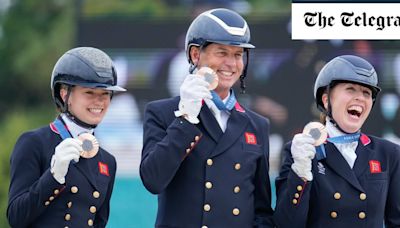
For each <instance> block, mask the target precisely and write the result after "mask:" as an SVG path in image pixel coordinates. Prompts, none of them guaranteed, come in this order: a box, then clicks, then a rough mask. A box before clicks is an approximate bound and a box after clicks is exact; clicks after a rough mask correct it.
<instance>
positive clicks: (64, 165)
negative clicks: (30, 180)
mask: <svg viewBox="0 0 400 228" xmlns="http://www.w3.org/2000/svg"><path fill="white" fill-rule="evenodd" d="M81 151H82V142H81V141H80V140H78V139H74V138H67V139H65V140H63V141H62V142H61V143H60V144H58V146H57V147H56V149H55V152H54V155H53V157H52V158H51V163H50V164H51V168H50V172H51V173H52V174H53V177H54V179H56V180H57V182H58V183H60V184H64V183H65V176H66V175H67V172H68V168H69V163H70V161H71V160H74V161H75V162H78V161H79V156H80V152H81Z"/></svg>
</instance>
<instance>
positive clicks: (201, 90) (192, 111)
mask: <svg viewBox="0 0 400 228" xmlns="http://www.w3.org/2000/svg"><path fill="white" fill-rule="evenodd" d="M209 85H210V84H209V83H208V82H206V81H205V80H204V78H203V77H201V76H199V75H195V74H189V75H187V76H186V78H185V80H184V81H183V83H182V85H181V88H180V96H181V100H180V101H179V110H178V111H175V116H176V117H179V116H184V117H185V119H187V120H188V121H189V122H190V123H193V124H197V123H199V119H198V118H197V116H198V115H199V113H200V110H201V105H202V100H203V99H212V96H211V92H210V90H209V89H208V86H209Z"/></svg>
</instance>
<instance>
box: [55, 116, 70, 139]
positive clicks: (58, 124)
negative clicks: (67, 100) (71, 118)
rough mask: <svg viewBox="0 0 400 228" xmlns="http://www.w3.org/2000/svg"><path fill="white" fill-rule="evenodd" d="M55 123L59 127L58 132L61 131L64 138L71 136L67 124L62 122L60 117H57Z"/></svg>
mask: <svg viewBox="0 0 400 228" xmlns="http://www.w3.org/2000/svg"><path fill="white" fill-rule="evenodd" d="M53 125H54V127H55V128H56V129H57V131H58V133H60V136H61V138H62V139H67V138H71V134H70V133H69V131H68V130H67V128H65V125H64V124H63V123H62V122H61V120H60V119H58V118H56V119H55V120H54V122H53Z"/></svg>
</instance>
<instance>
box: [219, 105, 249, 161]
mask: <svg viewBox="0 0 400 228" xmlns="http://www.w3.org/2000/svg"><path fill="white" fill-rule="evenodd" d="M248 122H249V118H248V117H247V114H246V113H244V112H239V111H237V110H236V109H232V111H231V116H230V117H229V119H228V124H227V127H226V131H225V133H224V134H223V135H222V137H221V140H220V141H219V143H218V145H217V147H216V148H215V150H214V151H213V153H212V154H211V156H212V157H215V156H217V155H219V154H221V153H223V152H224V151H225V150H226V149H228V148H229V147H230V146H231V145H232V144H234V143H235V142H236V141H237V139H238V138H239V136H241V135H243V131H244V129H245V128H246V126H247V124H248Z"/></svg>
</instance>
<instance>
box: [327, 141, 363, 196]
mask: <svg viewBox="0 0 400 228" xmlns="http://www.w3.org/2000/svg"><path fill="white" fill-rule="evenodd" d="M325 147H326V148H327V149H326V152H327V155H326V163H327V165H328V166H329V167H330V168H331V169H332V170H333V171H334V172H336V173H337V174H338V175H339V176H341V177H343V178H344V179H345V180H346V181H347V182H349V183H350V184H351V185H352V186H354V187H355V188H357V189H358V190H360V191H362V192H364V189H363V188H362V187H361V185H360V182H359V181H358V179H357V177H356V175H355V173H354V172H353V170H351V168H350V166H349V165H348V163H347V162H346V160H345V159H344V158H343V156H342V155H341V154H340V152H339V150H338V149H337V148H336V147H335V145H333V144H332V143H327V144H325Z"/></svg>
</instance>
